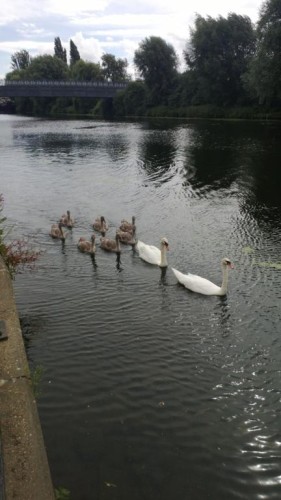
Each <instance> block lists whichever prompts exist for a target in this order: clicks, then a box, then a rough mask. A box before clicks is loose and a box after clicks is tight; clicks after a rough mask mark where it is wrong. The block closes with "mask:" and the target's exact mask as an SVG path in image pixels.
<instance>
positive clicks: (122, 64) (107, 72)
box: [101, 54, 129, 82]
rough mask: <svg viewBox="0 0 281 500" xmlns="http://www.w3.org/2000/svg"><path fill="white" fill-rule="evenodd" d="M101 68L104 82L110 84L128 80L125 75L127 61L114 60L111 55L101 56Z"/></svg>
mask: <svg viewBox="0 0 281 500" xmlns="http://www.w3.org/2000/svg"><path fill="white" fill-rule="evenodd" d="M101 66H102V72H103V75H104V78H105V79H106V80H109V81H111V82H122V81H124V80H128V79H129V76H128V74H127V67H128V61H127V59H121V58H118V59H116V57H115V56H114V55H113V54H103V55H102V57H101Z"/></svg>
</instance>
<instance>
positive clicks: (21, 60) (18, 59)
mask: <svg viewBox="0 0 281 500" xmlns="http://www.w3.org/2000/svg"><path fill="white" fill-rule="evenodd" d="M30 63H31V57H30V55H29V52H27V50H20V51H19V52H15V53H14V54H13V55H12V56H11V67H12V69H13V70H20V69H26V68H28V66H29V65H30Z"/></svg>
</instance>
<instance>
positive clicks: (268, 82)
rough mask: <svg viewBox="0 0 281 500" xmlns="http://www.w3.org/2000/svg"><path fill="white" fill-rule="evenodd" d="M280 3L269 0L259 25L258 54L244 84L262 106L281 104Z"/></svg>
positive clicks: (263, 7) (263, 8)
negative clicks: (246, 84)
mask: <svg viewBox="0 0 281 500" xmlns="http://www.w3.org/2000/svg"><path fill="white" fill-rule="evenodd" d="M280 53H281V2H280V0H267V1H266V2H265V3H264V4H263V5H262V8H261V11H260V18H259V21H258V25H257V51H256V55H255V57H254V58H253V60H252V62H251V64H250V69H249V72H248V74H247V75H246V78H245V80H246V81H247V83H248V85H249V87H250V88H251V89H252V90H253V92H255V94H256V96H257V97H258V99H259V102H260V104H266V105H268V106H270V105H275V106H278V105H280V104H281V58H280Z"/></svg>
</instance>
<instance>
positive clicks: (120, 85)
mask: <svg viewBox="0 0 281 500" xmlns="http://www.w3.org/2000/svg"><path fill="white" fill-rule="evenodd" d="M128 83H129V82H101V81H93V82H82V81H81V82H79V81H77V80H68V81H64V80H5V79H4V80H0V85H15V86H19V85H26V86H29V85H38V86H44V85H48V86H50V85H57V86H60V87H69V86H75V87H81V86H84V87H110V88H112V87H115V88H125V87H127V85H128Z"/></svg>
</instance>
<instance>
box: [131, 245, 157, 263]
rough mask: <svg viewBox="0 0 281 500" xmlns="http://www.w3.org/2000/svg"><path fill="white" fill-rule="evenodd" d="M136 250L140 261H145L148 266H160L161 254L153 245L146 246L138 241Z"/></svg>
mask: <svg viewBox="0 0 281 500" xmlns="http://www.w3.org/2000/svg"><path fill="white" fill-rule="evenodd" d="M136 249H137V251H138V252H139V256H140V258H141V259H143V260H145V261H146V262H148V263H149V264H155V265H159V264H160V260H161V252H160V250H159V248H157V247H155V246H153V245H147V244H146V243H143V242H142V241H140V240H138V242H137V245H136Z"/></svg>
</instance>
